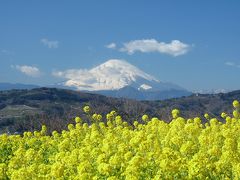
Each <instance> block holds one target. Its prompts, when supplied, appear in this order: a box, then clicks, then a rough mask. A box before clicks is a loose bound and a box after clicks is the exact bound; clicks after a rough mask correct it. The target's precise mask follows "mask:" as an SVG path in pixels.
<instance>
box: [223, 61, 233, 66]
mask: <svg viewBox="0 0 240 180" xmlns="http://www.w3.org/2000/svg"><path fill="white" fill-rule="evenodd" d="M225 65H227V66H235V63H233V62H225Z"/></svg>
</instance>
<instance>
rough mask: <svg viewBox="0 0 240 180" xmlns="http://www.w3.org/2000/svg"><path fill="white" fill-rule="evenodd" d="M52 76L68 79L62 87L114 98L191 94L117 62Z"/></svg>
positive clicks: (153, 97) (119, 61) (110, 61)
mask: <svg viewBox="0 0 240 180" xmlns="http://www.w3.org/2000/svg"><path fill="white" fill-rule="evenodd" d="M54 74H55V75H56V76H59V77H63V78H66V79H67V80H66V81H65V82H63V83H61V84H60V85H63V86H65V87H69V88H71V89H75V90H80V91H91V92H95V93H99V94H103V95H107V96H113V97H125V98H134V99H140V100H158V99H166V98H172V97H180V96H187V95H190V94H191V93H190V92H188V91H187V90H185V89H184V88H182V87H180V86H178V85H175V84H172V83H168V82H162V81H160V80H158V79H156V78H155V77H153V76H152V75H149V74H147V73H145V72H144V71H142V70H140V69H139V68H137V67H135V66H133V65H131V64H130V63H128V62H126V61H124V60H118V59H111V60H108V61H107V62H105V63H103V64H101V65H99V66H97V67H95V68H92V69H90V70H82V69H81V70H77V69H71V70H67V71H60V72H55V73H54ZM133 95H134V97H133Z"/></svg>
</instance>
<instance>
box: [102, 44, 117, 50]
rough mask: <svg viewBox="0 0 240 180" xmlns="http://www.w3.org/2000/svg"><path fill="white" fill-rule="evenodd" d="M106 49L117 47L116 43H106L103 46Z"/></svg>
mask: <svg viewBox="0 0 240 180" xmlns="http://www.w3.org/2000/svg"><path fill="white" fill-rule="evenodd" d="M105 47H106V48H108V49H115V48H116V47H117V45H116V44H115V43H110V44H108V45H106V46H105Z"/></svg>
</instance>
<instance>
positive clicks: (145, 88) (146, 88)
mask: <svg viewBox="0 0 240 180" xmlns="http://www.w3.org/2000/svg"><path fill="white" fill-rule="evenodd" d="M141 89H143V90H149V89H152V86H149V85H147V84H142V85H141V86H140V87H139V88H138V90H141Z"/></svg>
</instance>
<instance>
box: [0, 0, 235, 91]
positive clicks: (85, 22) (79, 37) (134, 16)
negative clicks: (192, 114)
mask: <svg viewBox="0 0 240 180" xmlns="http://www.w3.org/2000/svg"><path fill="white" fill-rule="evenodd" d="M239 19H240V1H237V0H235V1H234V0H233V1H227V0H212V1H208V0H202V1H191V0H183V1H179V0H168V1H167V0H165V1H162V0H152V1H147V0H131V1H129V0H128V1H127V0H121V1H120V0H119V1H114V0H112V1H110V0H101V1H97V0H95V1H93V0H88V1H87V0H86V1H77V0H75V1H74V0H51V1H48V0H42V1H30V0H25V1H17V0H15V1H13V0H9V1H7V0H5V1H1V3H0V27H1V28H0V72H1V73H0V82H12V83H16V82H18V83H28V84H39V85H48V84H53V83H56V82H60V81H62V80H63V79H60V78H57V77H55V76H53V75H52V74H53V72H56V71H65V70H68V69H73V68H74V69H90V68H93V67H95V66H97V65H100V64H102V63H104V62H105V61H107V60H109V59H125V60H126V61H128V62H129V63H131V64H133V65H135V66H137V67H139V68H140V69H142V70H144V71H145V72H147V73H149V74H151V75H153V76H155V77H156V78H158V79H159V80H162V81H170V82H173V83H176V84H178V85H180V86H182V87H185V88H187V89H189V90H201V89H222V88H223V89H229V90H233V89H240V83H239V77H240V46H239V42H240V23H239Z"/></svg>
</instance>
